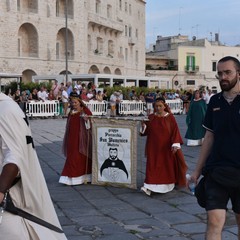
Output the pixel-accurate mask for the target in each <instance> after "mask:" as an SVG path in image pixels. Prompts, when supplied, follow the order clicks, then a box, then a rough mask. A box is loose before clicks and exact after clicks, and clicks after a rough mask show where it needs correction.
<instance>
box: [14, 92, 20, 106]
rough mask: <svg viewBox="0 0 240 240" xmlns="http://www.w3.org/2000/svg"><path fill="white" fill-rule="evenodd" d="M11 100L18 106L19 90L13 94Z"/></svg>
mask: <svg viewBox="0 0 240 240" xmlns="http://www.w3.org/2000/svg"><path fill="white" fill-rule="evenodd" d="M13 100H14V101H15V102H16V103H17V104H18V105H19V104H20V102H21V96H20V90H19V89H17V90H16V91H15V93H14V94H13Z"/></svg>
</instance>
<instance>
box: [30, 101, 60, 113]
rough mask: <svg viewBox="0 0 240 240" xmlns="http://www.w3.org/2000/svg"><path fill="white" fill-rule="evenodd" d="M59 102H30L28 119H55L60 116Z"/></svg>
mask: <svg viewBox="0 0 240 240" xmlns="http://www.w3.org/2000/svg"><path fill="white" fill-rule="evenodd" d="M59 112H60V110H59V101H57V100H52V101H44V102H43V101H29V102H27V104H26V115H27V116H28V117H53V116H58V115H59Z"/></svg>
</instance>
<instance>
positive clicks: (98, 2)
mask: <svg viewBox="0 0 240 240" xmlns="http://www.w3.org/2000/svg"><path fill="white" fill-rule="evenodd" d="M100 7H101V2H100V1H99V0H97V1H96V13H100V12H101V9H100Z"/></svg>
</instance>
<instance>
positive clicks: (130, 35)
mask: <svg viewBox="0 0 240 240" xmlns="http://www.w3.org/2000/svg"><path fill="white" fill-rule="evenodd" d="M128 36H129V37H132V27H129V28H128Z"/></svg>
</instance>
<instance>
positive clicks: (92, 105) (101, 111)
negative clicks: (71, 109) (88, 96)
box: [83, 100, 108, 116]
mask: <svg viewBox="0 0 240 240" xmlns="http://www.w3.org/2000/svg"><path fill="white" fill-rule="evenodd" d="M83 102H84V103H85V104H86V106H87V107H88V108H89V110H90V111H91V112H92V114H93V115H94V116H101V115H106V114H107V108H108V102H106V101H102V102H99V101H94V100H91V101H89V102H86V101H83Z"/></svg>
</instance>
